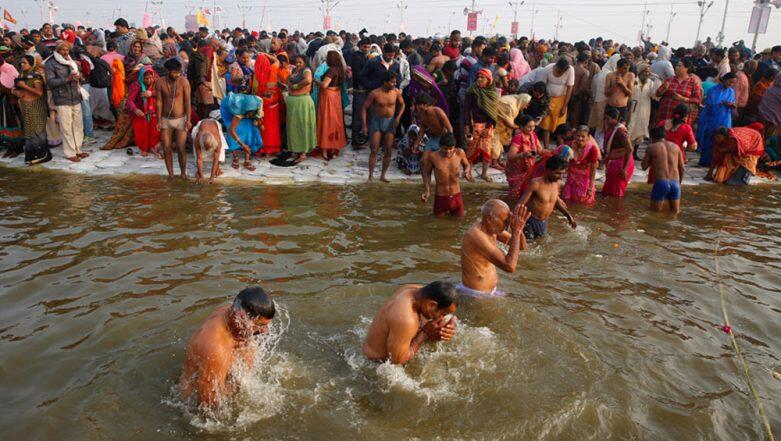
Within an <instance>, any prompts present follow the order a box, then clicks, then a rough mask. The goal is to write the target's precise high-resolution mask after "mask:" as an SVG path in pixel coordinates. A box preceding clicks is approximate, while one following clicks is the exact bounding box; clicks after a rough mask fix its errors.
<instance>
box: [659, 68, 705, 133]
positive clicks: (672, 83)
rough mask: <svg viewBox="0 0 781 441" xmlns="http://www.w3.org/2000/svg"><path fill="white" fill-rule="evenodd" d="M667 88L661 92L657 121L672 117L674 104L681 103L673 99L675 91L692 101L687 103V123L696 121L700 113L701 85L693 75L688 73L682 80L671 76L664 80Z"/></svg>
mask: <svg viewBox="0 0 781 441" xmlns="http://www.w3.org/2000/svg"><path fill="white" fill-rule="evenodd" d="M666 85H667V90H665V91H664V94H662V101H661V102H660V103H659V113H658V115H657V117H658V118H659V121H663V120H666V119H670V118H672V117H673V110H675V106H677V105H678V104H681V102H680V101H676V100H674V99H673V98H672V97H673V94H675V93H677V94H678V95H681V96H683V97H685V98H691V99H693V100H694V102H692V103H689V109H691V113H690V114H689V120H688V121H687V122H688V123H689V124H692V125H694V124H695V123H696V122H697V115H699V113H700V103H701V102H702V86H701V85H700V83H699V82H698V81H697V80H696V79H695V78H694V75H689V77H688V78H686V79H684V80H679V79H678V77H672V78H670V79H668V80H667V82H666Z"/></svg>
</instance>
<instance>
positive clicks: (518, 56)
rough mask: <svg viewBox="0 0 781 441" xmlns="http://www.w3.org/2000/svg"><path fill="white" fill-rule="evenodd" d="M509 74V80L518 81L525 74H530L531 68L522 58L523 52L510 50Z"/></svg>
mask: <svg viewBox="0 0 781 441" xmlns="http://www.w3.org/2000/svg"><path fill="white" fill-rule="evenodd" d="M510 66H511V70H510V73H509V74H508V75H507V76H508V77H510V79H511V80H512V79H515V80H520V79H521V78H523V77H524V75H526V74H527V73H529V72H531V70H532V69H531V66H529V62H528V61H526V57H524V56H523V51H521V50H520V49H517V48H512V49H510Z"/></svg>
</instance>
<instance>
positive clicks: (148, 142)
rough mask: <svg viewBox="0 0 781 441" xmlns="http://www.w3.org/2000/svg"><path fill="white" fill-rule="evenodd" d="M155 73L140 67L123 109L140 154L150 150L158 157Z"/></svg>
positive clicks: (158, 136) (147, 152)
mask: <svg viewBox="0 0 781 441" xmlns="http://www.w3.org/2000/svg"><path fill="white" fill-rule="evenodd" d="M156 81H157V74H156V73H155V71H154V69H152V68H151V67H146V66H145V67H142V68H141V70H140V71H139V72H138V81H136V82H135V83H133V84H132V85H131V86H130V90H129V92H128V97H127V104H125V111H126V112H127V114H128V116H129V117H130V123H131V125H132V126H133V137H134V139H135V140H136V145H137V146H138V148H139V150H141V156H147V155H148V154H149V152H150V151H151V152H152V153H154V154H155V155H157V156H158V157H160V159H162V156H161V155H160V153H159V152H158V150H157V145H158V144H159V143H160V131H159V130H158V129H157V111H156V109H155V98H154V97H155V89H154V88H155V82H156Z"/></svg>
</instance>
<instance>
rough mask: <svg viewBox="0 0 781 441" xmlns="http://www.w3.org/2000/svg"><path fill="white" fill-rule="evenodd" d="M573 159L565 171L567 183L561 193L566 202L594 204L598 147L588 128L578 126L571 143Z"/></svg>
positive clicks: (598, 156)
mask: <svg viewBox="0 0 781 441" xmlns="http://www.w3.org/2000/svg"><path fill="white" fill-rule="evenodd" d="M571 148H572V153H573V158H572V159H571V160H570V161H569V168H568V169H567V183H566V184H564V189H563V190H562V192H561V198H562V199H564V200H566V201H568V202H569V201H573V202H582V203H584V204H593V203H594V202H596V192H597V191H596V180H595V175H596V172H597V166H598V165H599V160H600V154H599V146H598V145H597V143H596V142H594V139H593V138H592V137H591V136H590V135H589V129H588V126H580V127H578V129H577V132H575V140H574V141H573V142H572V146H571Z"/></svg>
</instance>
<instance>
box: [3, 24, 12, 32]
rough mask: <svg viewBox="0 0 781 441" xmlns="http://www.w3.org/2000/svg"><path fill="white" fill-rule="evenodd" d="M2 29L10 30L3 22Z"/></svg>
mask: <svg viewBox="0 0 781 441" xmlns="http://www.w3.org/2000/svg"><path fill="white" fill-rule="evenodd" d="M3 29H5V30H6V31H10V30H11V28H9V27H8V25H7V24H6V23H3Z"/></svg>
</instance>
